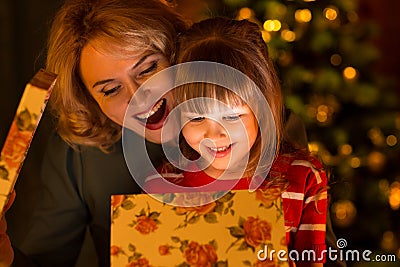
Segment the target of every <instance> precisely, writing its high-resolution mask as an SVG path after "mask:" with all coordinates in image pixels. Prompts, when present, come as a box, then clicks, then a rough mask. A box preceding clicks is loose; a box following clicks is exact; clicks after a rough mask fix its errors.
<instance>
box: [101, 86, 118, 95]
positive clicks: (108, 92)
mask: <svg viewBox="0 0 400 267" xmlns="http://www.w3.org/2000/svg"><path fill="white" fill-rule="evenodd" d="M119 89H121V85H118V86H115V87H113V88H111V89H108V90H106V89H103V90H102V91H103V94H104V96H111V95H113V94H116V93H117V92H118V91H119Z"/></svg>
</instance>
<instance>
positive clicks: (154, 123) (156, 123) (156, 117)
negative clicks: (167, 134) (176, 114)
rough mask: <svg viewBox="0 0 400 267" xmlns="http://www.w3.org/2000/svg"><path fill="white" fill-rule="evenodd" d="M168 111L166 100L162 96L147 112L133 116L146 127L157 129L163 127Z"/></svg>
mask: <svg viewBox="0 0 400 267" xmlns="http://www.w3.org/2000/svg"><path fill="white" fill-rule="evenodd" d="M168 112H169V111H168V107H167V100H166V99H165V98H162V99H161V100H160V101H158V102H157V103H156V104H155V105H154V106H153V108H152V109H150V110H149V111H148V112H144V113H142V114H138V115H136V116H134V118H135V119H137V120H138V121H140V122H141V123H142V124H144V125H145V127H146V128H148V129H150V130H157V129H160V128H162V127H163V124H164V121H165V119H166V118H167V116H168Z"/></svg>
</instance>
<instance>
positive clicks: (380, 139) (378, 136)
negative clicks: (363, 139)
mask: <svg viewBox="0 0 400 267" xmlns="http://www.w3.org/2000/svg"><path fill="white" fill-rule="evenodd" d="M368 137H369V138H370V139H371V142H372V143H373V144H374V145H376V146H381V145H383V144H384V142H385V137H384V136H383V133H382V131H381V129H379V128H377V127H374V128H371V129H370V130H369V131H368Z"/></svg>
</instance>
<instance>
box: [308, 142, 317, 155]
mask: <svg viewBox="0 0 400 267" xmlns="http://www.w3.org/2000/svg"><path fill="white" fill-rule="evenodd" d="M308 150H309V151H310V152H311V153H316V152H318V151H319V145H318V144H317V143H314V142H311V143H308Z"/></svg>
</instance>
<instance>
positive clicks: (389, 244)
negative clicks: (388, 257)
mask: <svg viewBox="0 0 400 267" xmlns="http://www.w3.org/2000/svg"><path fill="white" fill-rule="evenodd" d="M396 243H397V240H396V237H395V235H394V233H393V232H392V231H386V232H384V233H383V235H382V240H381V247H382V248H383V249H385V250H393V249H396V247H397V245H396Z"/></svg>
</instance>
